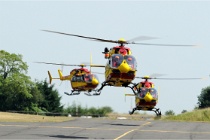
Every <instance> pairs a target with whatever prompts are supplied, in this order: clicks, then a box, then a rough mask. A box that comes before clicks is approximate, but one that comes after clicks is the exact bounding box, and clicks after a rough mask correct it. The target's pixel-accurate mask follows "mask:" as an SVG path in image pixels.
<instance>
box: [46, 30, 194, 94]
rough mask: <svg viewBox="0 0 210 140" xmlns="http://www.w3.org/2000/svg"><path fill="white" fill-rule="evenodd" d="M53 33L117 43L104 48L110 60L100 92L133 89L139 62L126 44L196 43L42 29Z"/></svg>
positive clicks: (106, 56) (106, 57)
mask: <svg viewBox="0 0 210 140" xmlns="http://www.w3.org/2000/svg"><path fill="white" fill-rule="evenodd" d="M42 31H46V32H51V33H57V34H62V35H68V36H75V37H80V38H85V39H90V40H94V41H100V42H109V43H117V44H119V45H118V46H115V47H112V48H111V49H110V50H109V49H108V48H105V49H104V52H102V53H104V55H105V59H108V62H107V64H106V67H105V81H104V82H103V83H101V87H100V88H99V89H98V90H97V92H98V93H99V94H100V92H101V90H102V89H103V88H104V87H105V86H115V87H129V88H131V89H132V90H133V87H134V85H135V84H134V83H132V81H133V80H134V78H135V76H136V71H137V62H136V59H135V57H134V56H132V55H131V54H132V52H131V49H130V48H128V47H126V46H125V44H137V45H156V46H157V45H158V46H185V47H192V46H194V45H172V44H151V43H136V42H133V41H132V40H149V39H154V37H148V36H140V37H137V38H134V39H131V40H129V41H126V40H125V39H123V38H121V39H119V40H107V39H101V38H95V37H88V36H82V35H76V34H68V33H63V32H57V31H50V30H42Z"/></svg>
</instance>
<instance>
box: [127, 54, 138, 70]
mask: <svg viewBox="0 0 210 140" xmlns="http://www.w3.org/2000/svg"><path fill="white" fill-rule="evenodd" d="M124 59H125V60H126V62H127V63H128V65H129V66H130V67H131V68H132V69H136V67H137V63H136V59H135V57H133V56H132V55H126V56H124Z"/></svg>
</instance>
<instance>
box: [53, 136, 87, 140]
mask: <svg viewBox="0 0 210 140" xmlns="http://www.w3.org/2000/svg"><path fill="white" fill-rule="evenodd" d="M49 137H51V138H61V139H89V138H88V137H78V136H66V135H51V136H49Z"/></svg>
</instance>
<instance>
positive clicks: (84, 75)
mask: <svg viewBox="0 0 210 140" xmlns="http://www.w3.org/2000/svg"><path fill="white" fill-rule="evenodd" d="M36 63H43V64H52V65H62V66H78V67H80V68H75V69H73V70H71V71H70V74H69V75H67V76H63V74H62V72H61V70H58V74H59V78H53V77H52V75H51V73H50V71H48V75H49V79H50V84H51V83H52V80H53V79H59V80H61V81H64V80H68V81H70V83H71V87H72V90H71V93H68V92H64V93H65V94H66V95H69V96H71V95H79V94H80V93H81V92H84V94H85V95H88V96H92V95H99V93H98V92H97V90H96V87H97V86H98V84H99V79H98V77H97V75H96V74H93V73H91V71H89V70H88V69H87V68H84V67H86V66H90V67H104V66H103V65H84V64H81V65H74V64H73V65H72V64H60V63H48V62H36ZM91 92H95V93H93V94H91Z"/></svg>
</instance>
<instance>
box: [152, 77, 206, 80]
mask: <svg viewBox="0 0 210 140" xmlns="http://www.w3.org/2000/svg"><path fill="white" fill-rule="evenodd" d="M152 79H160V80H204V79H206V78H156V77H154V78H152Z"/></svg>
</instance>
